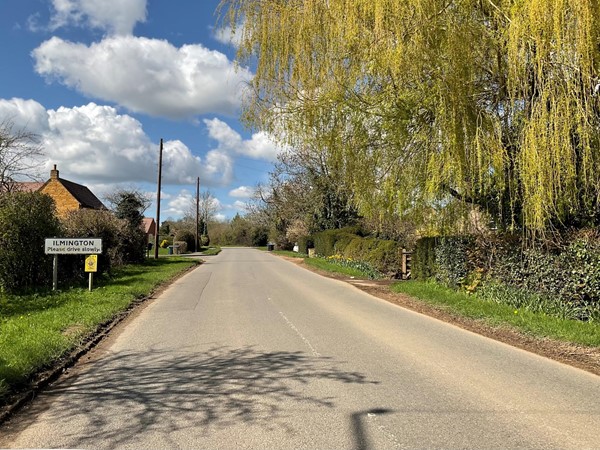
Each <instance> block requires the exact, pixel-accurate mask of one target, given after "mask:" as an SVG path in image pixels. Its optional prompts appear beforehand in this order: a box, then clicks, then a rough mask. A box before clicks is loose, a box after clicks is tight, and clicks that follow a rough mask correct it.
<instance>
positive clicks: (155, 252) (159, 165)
mask: <svg viewBox="0 0 600 450" xmlns="http://www.w3.org/2000/svg"><path fill="white" fill-rule="evenodd" d="M162 155H163V140H162V138H161V139H160V150H159V152H158V183H157V184H158V188H157V190H156V235H155V236H154V259H158V230H159V228H160V185H161V181H162Z"/></svg>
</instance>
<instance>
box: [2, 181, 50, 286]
mask: <svg viewBox="0 0 600 450" xmlns="http://www.w3.org/2000/svg"><path fill="white" fill-rule="evenodd" d="M60 234H61V232H60V223H59V221H58V219H57V218H56V215H55V206H54V201H53V200H52V199H51V198H50V197H49V196H47V195H44V194H40V193H38V192H16V193H11V194H3V195H2V196H0V248H1V249H2V250H1V251H0V288H1V289H2V290H3V291H6V292H12V291H15V290H18V289H22V288H28V287H33V286H38V285H45V284H49V283H51V281H52V259H53V256H52V255H46V254H45V252H44V240H45V238H50V237H56V236H59V235H60Z"/></svg>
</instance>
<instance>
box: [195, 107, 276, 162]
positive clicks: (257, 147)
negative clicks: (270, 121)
mask: <svg viewBox="0 0 600 450" xmlns="http://www.w3.org/2000/svg"><path fill="white" fill-rule="evenodd" d="M204 124H205V125H206V128H207V129H208V135H209V136H210V137H211V138H212V139H214V140H216V141H217V142H218V148H219V149H221V150H223V151H226V152H228V153H232V154H238V155H243V156H247V157H250V158H253V159H264V160H267V161H274V160H276V159H277V155H278V154H279V153H280V152H281V150H282V149H281V147H279V146H278V145H277V144H276V143H275V142H274V141H273V140H272V139H270V138H269V136H268V135H267V134H266V133H264V132H262V131H261V132H258V133H255V134H253V135H252V137H251V138H250V139H248V140H244V139H242V136H241V135H240V134H239V133H238V132H237V131H235V130H234V129H233V128H231V127H230V126H229V125H227V124H226V123H225V122H223V121H222V120H219V119H217V118H214V119H210V120H209V119H205V120H204Z"/></svg>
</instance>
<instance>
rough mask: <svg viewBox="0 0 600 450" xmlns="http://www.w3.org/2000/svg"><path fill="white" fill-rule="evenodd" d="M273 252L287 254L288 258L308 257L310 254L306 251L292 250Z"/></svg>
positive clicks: (274, 251) (281, 254)
mask: <svg viewBox="0 0 600 450" xmlns="http://www.w3.org/2000/svg"><path fill="white" fill-rule="evenodd" d="M271 253H274V254H276V255H280V256H287V257H288V258H307V257H308V256H307V255H305V254H304V253H298V252H291V251H289V250H273V251H272V252H271Z"/></svg>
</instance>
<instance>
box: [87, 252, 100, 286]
mask: <svg viewBox="0 0 600 450" xmlns="http://www.w3.org/2000/svg"><path fill="white" fill-rule="evenodd" d="M85 271H86V272H89V274H90V287H89V289H90V292H92V284H93V283H94V272H97V271H98V255H90V256H88V257H87V258H85Z"/></svg>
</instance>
